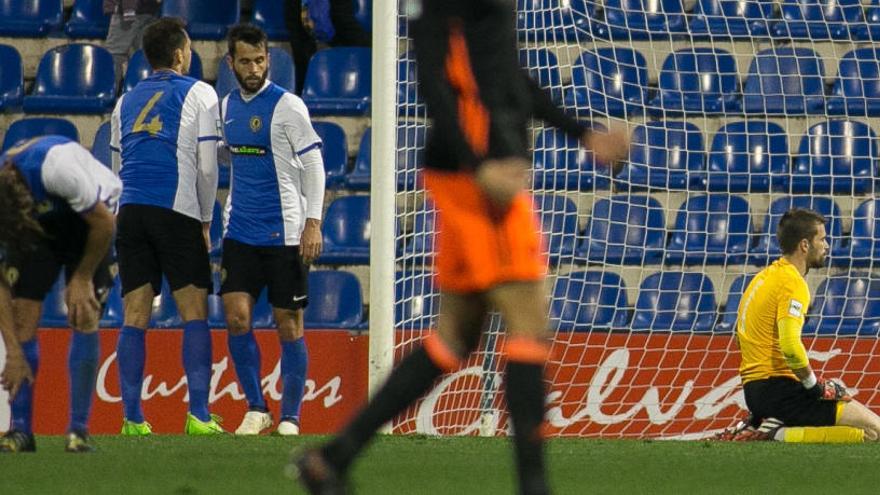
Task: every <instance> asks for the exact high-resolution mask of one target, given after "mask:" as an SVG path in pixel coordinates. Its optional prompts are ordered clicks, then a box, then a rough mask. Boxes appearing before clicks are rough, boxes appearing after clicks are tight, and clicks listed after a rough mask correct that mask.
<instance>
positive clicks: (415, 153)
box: [397, 124, 427, 190]
mask: <svg viewBox="0 0 880 495" xmlns="http://www.w3.org/2000/svg"><path fill="white" fill-rule="evenodd" d="M426 131H427V129H426V128H425V127H424V126H408V125H404V124H400V125H398V127H397V155H398V157H397V163H400V164H404V163H405V164H407V168H406V169H405V170H400V171H399V172H400V173H398V174H397V188H398V189H400V190H403V189H412V188H414V187H415V185H416V182H417V181H418V170H421V168H422V166H423V165H424V164H425V151H424V150H425V137H426V134H427V132H426ZM413 165H415V167H413Z"/></svg>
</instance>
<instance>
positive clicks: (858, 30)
mask: <svg viewBox="0 0 880 495" xmlns="http://www.w3.org/2000/svg"><path fill="white" fill-rule="evenodd" d="M849 29H850V33H849V34H850V38H851V39H853V40H854V41H871V40H873V41H880V0H871V3H870V5H868V9H867V10H866V11H865V22H861V23H857V24H850V25H849Z"/></svg>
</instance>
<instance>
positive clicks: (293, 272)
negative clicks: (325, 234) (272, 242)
mask: <svg viewBox="0 0 880 495" xmlns="http://www.w3.org/2000/svg"><path fill="white" fill-rule="evenodd" d="M220 277H221V281H222V283H221V285H220V293H221V294H227V293H229V292H247V293H248V294H250V295H251V297H253V298H254V300H256V299H257V298H258V297H260V292H262V291H263V288H264V287H268V288H269V303H270V304H271V305H272V306H273V307H276V308H282V309H291V310H296V309H301V308H305V307H306V306H308V304H309V297H308V293H309V269H308V267H306V265H305V263H303V260H302V256H301V255H300V254H299V246H252V245H250V244H245V243H243V242H239V241H236V240H234V239H223V262H222V270H221V272H220Z"/></svg>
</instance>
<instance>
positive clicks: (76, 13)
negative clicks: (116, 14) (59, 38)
mask: <svg viewBox="0 0 880 495" xmlns="http://www.w3.org/2000/svg"><path fill="white" fill-rule="evenodd" d="M109 29H110V16H108V15H104V0H75V1H74V3H73V12H72V13H71V14H70V20H69V21H67V25H66V26H64V32H65V33H67V36H69V37H71V38H98V39H102V40H103V39H105V38H106V37H107V31H108V30H109Z"/></svg>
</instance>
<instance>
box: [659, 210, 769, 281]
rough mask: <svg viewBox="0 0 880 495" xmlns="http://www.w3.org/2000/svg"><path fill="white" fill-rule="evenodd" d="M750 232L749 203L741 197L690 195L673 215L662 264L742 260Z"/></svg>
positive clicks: (694, 263)
mask: <svg viewBox="0 0 880 495" xmlns="http://www.w3.org/2000/svg"><path fill="white" fill-rule="evenodd" d="M751 233H752V217H751V215H750V214H749V203H748V202H747V201H746V200H745V199H743V198H742V197H740V196H734V195H730V194H725V193H715V194H709V195H704V196H692V197H690V198H688V200H687V201H685V203H684V204H683V205H682V206H681V208H680V209H679V210H678V214H677V215H676V217H675V226H674V227H673V230H672V238H671V239H670V241H669V246H667V248H666V263H669V264H680V263H683V264H685V265H702V264H706V265H735V264H738V263H744V262H745V261H746V254H747V253H748V250H749V241H750V240H751V237H750V236H751Z"/></svg>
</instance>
